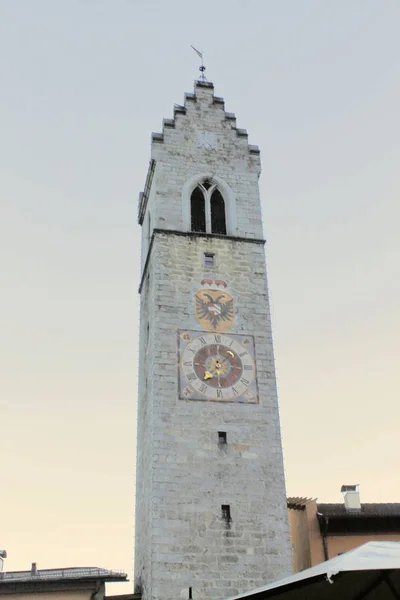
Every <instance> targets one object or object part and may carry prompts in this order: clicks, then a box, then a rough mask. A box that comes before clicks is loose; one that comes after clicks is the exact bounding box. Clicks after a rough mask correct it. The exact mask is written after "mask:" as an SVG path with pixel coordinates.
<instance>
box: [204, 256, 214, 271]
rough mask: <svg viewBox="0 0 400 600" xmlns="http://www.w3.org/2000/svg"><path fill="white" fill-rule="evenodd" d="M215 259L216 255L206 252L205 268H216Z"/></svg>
mask: <svg viewBox="0 0 400 600" xmlns="http://www.w3.org/2000/svg"><path fill="white" fill-rule="evenodd" d="M214 257H215V254H211V252H204V266H205V267H207V268H211V267H213V266H214Z"/></svg>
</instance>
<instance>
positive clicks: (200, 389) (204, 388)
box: [199, 383, 207, 393]
mask: <svg viewBox="0 0 400 600" xmlns="http://www.w3.org/2000/svg"><path fill="white" fill-rule="evenodd" d="M206 389H207V386H206V384H205V383H202V384H201V386H200V387H199V392H201V393H203V392H205V391H206Z"/></svg>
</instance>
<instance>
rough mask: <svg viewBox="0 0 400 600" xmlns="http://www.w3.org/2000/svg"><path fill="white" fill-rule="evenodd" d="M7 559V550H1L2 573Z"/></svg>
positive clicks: (0, 564)
mask: <svg viewBox="0 0 400 600" xmlns="http://www.w3.org/2000/svg"><path fill="white" fill-rule="evenodd" d="M5 558H7V552H6V551H5V550H0V572H2V571H3V563H4V559H5Z"/></svg>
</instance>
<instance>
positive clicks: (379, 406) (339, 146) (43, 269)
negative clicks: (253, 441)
mask: <svg viewBox="0 0 400 600" xmlns="http://www.w3.org/2000/svg"><path fill="white" fill-rule="evenodd" d="M399 26H400V3H399V1H398V0H273V1H272V0H246V1H244V0H243V1H238V0H219V2H216V1H215V0H202V1H201V2H190V1H189V0H186V1H185V2H184V1H183V0H169V1H168V2H166V1H162V0H158V1H156V0H137V1H135V0H113V1H112V0H68V1H67V0H64V1H61V0H58V1H55V0H35V1H32V0H0V90H1V91H0V202H1V213H0V215H1V216H0V244H1V251H0V261H1V270H0V288H1V296H0V298H1V309H2V319H1V330H0V404H1V406H0V409H1V410H0V419H1V421H0V423H1V429H0V432H1V438H0V439H1V452H2V477H1V496H0V510H1V513H0V523H1V526H0V548H3V547H4V548H6V549H7V551H8V555H9V558H8V559H7V561H6V564H5V567H6V569H7V570H16V569H25V568H26V569H27V568H29V567H30V563H31V562H32V561H37V563H38V566H39V568H51V567H66V566H85V565H86V566H87V565H98V566H103V567H109V568H118V569H124V570H125V571H126V572H127V573H128V574H129V576H130V578H131V573H132V555H133V516H134V472H135V414H136V397H137V392H136V389H137V346H138V338H137V331H138V294H137V287H138V283H139V253H140V247H139V240H140V228H139V226H138V225H137V219H136V216H137V196H138V193H139V191H140V190H142V189H143V185H144V180H145V176H146V170H147V164H148V160H149V157H150V135H151V132H152V131H160V130H161V121H162V118H163V117H165V118H169V117H171V116H172V110H173V104H174V103H178V104H179V103H182V102H183V96H184V93H185V92H191V91H193V81H194V79H195V78H196V77H197V73H198V71H197V67H198V58H197V57H196V55H195V54H194V52H193V51H192V50H191V48H190V44H193V45H194V46H196V47H199V48H200V49H203V51H204V55H205V64H206V66H207V72H206V74H207V76H208V77H209V79H210V80H211V81H213V82H214V84H215V93H216V94H217V95H218V96H223V97H224V98H225V101H226V108H227V110H228V111H231V112H235V113H236V115H237V117H238V126H239V127H243V128H247V130H248V131H249V141H250V143H253V144H258V145H259V146H260V148H261V151H262V154H261V157H262V163H263V175H262V178H261V180H260V188H261V197H262V203H263V213H264V227H265V233H266V237H267V260H268V267H269V281H270V293H271V304H272V315H273V331H274V339H275V353H276V364H277V375H278V385H279V397H280V407H281V417H282V434H283V445H284V454H285V468H286V477H287V489H288V494H290V495H301V496H310V497H318V498H319V500H320V501H331V502H341V501H342V498H341V495H340V486H341V484H343V483H359V484H360V491H361V500H362V501H365V502H371V501H380V502H384V501H388V502H395V501H397V502H399V501H400V482H399V478H398V472H399V466H400V456H399V454H400V451H399V441H398V437H399V434H398V430H399V418H400V408H399V404H400V402H399V400H400V383H399V381H400V379H399V355H400V352H399V342H398V340H399V338H400V319H399V306H400V283H399V281H400V277H399V275H400V273H399V271H400V268H399V263H400V241H399V221H400V208H399V196H400V182H399V163H400V118H399V106H400V37H399V34H398V32H399ZM131 585H132V584H131V583H130V584H127V585H115V586H113V587H112V590H113V591H114V592H115V593H118V592H120V593H124V592H125V593H126V592H128V591H129V589H130V586H131Z"/></svg>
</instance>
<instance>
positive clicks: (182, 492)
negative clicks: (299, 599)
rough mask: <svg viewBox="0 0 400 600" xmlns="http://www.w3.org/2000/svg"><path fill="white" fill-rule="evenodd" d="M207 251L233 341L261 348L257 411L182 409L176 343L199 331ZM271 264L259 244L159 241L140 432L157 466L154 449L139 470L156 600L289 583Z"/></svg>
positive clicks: (190, 405) (241, 407) (232, 406)
mask: <svg viewBox="0 0 400 600" xmlns="http://www.w3.org/2000/svg"><path fill="white" fill-rule="evenodd" d="M209 251H213V252H215V255H216V268H217V270H218V275H219V276H224V278H225V279H226V281H227V283H228V285H229V290H230V293H231V294H232V295H233V296H234V298H235V303H236V315H235V324H234V326H233V328H232V329H231V330H230V332H229V333H244V334H253V335H254V336H255V344H256V356H257V372H258V385H259V395H260V403H259V404H236V403H224V404H222V403H218V402H203V401H189V400H180V399H179V398H178V360H177V341H176V338H177V336H176V331H177V329H179V328H188V329H197V330H199V329H200V326H199V324H198V323H197V321H196V319H195V316H194V295H193V286H194V285H196V283H198V287H201V286H200V281H201V279H202V277H204V275H207V272H206V271H207V270H206V269H205V268H204V266H203V253H204V252H209ZM264 260H265V259H264V248H263V245H262V244H259V243H254V242H250V241H248V242H246V241H233V240H225V239H221V238H211V237H207V236H204V237H203V236H179V235H174V234H168V233H156V234H155V239H154V243H153V247H152V257H151V263H152V266H153V268H152V270H151V275H150V277H151V278H152V279H153V282H152V285H153V286H154V304H152V305H151V306H150V307H149V321H150V331H151V333H150V336H151V337H152V340H151V342H150V347H151V348H152V351H151V354H150V352H149V354H150V356H148V359H147V361H148V364H147V368H148V369H149V378H150V380H151V382H152V388H151V395H150V396H149V395H148V396H147V400H146V402H147V405H148V411H150V412H151V414H152V419H151V423H149V422H147V424H145V425H144V427H146V428H147V429H146V431H145V432H142V439H143V436H147V437H148V438H149V439H151V440H152V453H151V465H150V466H149V465H148V461H149V456H148V455H147V453H148V452H149V446H148V444H145V443H142V444H140V445H139V448H138V453H139V455H138V461H139V462H142V463H146V464H147V468H150V469H151V488H150V489H151V491H150V502H149V501H148V500H147V502H146V504H147V510H150V517H147V518H149V519H150V524H149V525H148V526H147V531H146V535H148V536H150V546H151V557H150V560H151V564H144V563H145V558H144V557H143V558H142V559H140V554H141V553H142V544H144V545H143V551H144V549H145V548H146V544H145V543H144V540H143V537H142V536H140V535H139V536H138V537H137V540H136V545H137V549H136V553H137V557H138V558H137V560H138V566H139V564H142V565H143V564H144V567H143V568H144V569H145V570H147V569H150V568H151V573H147V577H148V580H149V581H150V580H151V597H152V598H156V599H157V600H158V599H165V600H169V599H171V600H172V598H174V599H175V598H177V597H179V594H180V593H181V592H182V593H183V594H186V595H185V596H184V597H187V593H188V588H189V587H192V588H193V595H194V598H196V600H201V599H204V600H205V599H206V598H207V599H209V598H215V599H218V598H224V597H228V596H231V595H233V594H236V593H238V592H242V591H245V590H248V589H251V588H254V587H257V586H260V585H261V584H263V583H265V582H266V581H271V580H273V579H276V578H277V577H279V576H281V575H283V574H286V573H288V572H290V568H291V564H290V563H291V557H290V545H289V535H288V526H287V512H286V499H285V484H284V475H283V464H282V449H281V438H280V427H279V414H278V404H277V395H276V382H275V372H274V360H273V348H272V335H271V327H270V315H269V308H268V297H267V287H266V274H265V263H264ZM213 274H214V273H209V274H208V276H210V275H213ZM221 430H222V431H226V432H227V434H228V445H227V447H226V448H225V449H221V448H220V447H219V445H218V440H217V432H218V431H221ZM143 453H145V454H146V456H142V454H143ZM145 486H146V487H147V486H149V482H148V481H147V483H146V484H145ZM142 487H143V486H142ZM139 493H143V490H142V491H141V492H138V494H139ZM144 497H147V498H148V491H147V490H146V493H145V496H144ZM222 504H229V505H230V506H231V511H232V523H231V525H230V527H229V529H228V528H227V527H226V523H225V522H224V521H223V519H222V518H221V505H222ZM144 516H145V515H143V514H142V518H143V517H144ZM147 556H148V553H147ZM139 568H140V567H139ZM142 582H143V579H142Z"/></svg>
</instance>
